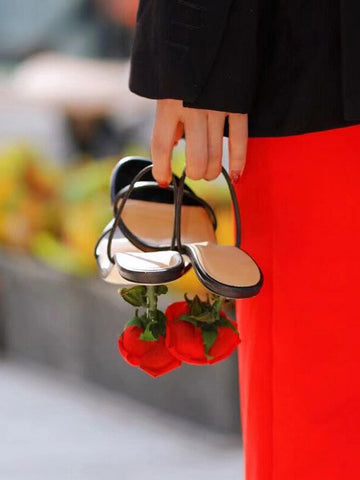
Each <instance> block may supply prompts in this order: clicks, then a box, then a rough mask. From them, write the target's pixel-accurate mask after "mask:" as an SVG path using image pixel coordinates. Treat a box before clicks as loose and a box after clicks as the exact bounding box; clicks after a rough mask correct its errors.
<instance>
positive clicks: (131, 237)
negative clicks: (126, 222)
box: [103, 165, 178, 264]
mask: <svg viewBox="0 0 360 480" xmlns="http://www.w3.org/2000/svg"><path fill="white" fill-rule="evenodd" d="M152 167H153V166H152V165H148V166H147V167H144V168H143V169H142V170H141V171H140V172H139V173H138V174H137V175H135V177H134V178H133V179H132V181H131V183H130V185H129V188H128V189H127V191H126V192H125V193H124V195H123V196H122V197H121V201H120V204H119V206H118V208H117V212H116V216H115V220H114V223H113V225H112V227H111V230H110V235H109V240H108V244H107V256H108V258H109V261H110V262H111V263H112V264H115V260H114V258H113V256H112V254H111V246H112V241H113V239H114V236H115V232H116V229H117V228H118V226H119V223H120V220H121V215H122V212H123V210H124V207H125V205H126V202H127V200H128V199H129V197H130V195H131V193H132V192H133V190H134V187H135V184H136V183H137V182H138V181H139V180H140V179H141V178H142V177H143V176H144V175H146V173H148V172H149V171H150V170H152ZM172 183H173V188H174V199H175V198H177V196H178V193H177V183H176V179H175V177H174V175H173V178H172ZM174 208H175V218H176V213H177V212H176V210H177V207H176V204H175V205H174ZM122 232H123V234H124V235H125V237H126V238H127V239H128V240H129V241H130V242H131V243H133V244H134V245H135V246H136V247H138V248H139V249H141V250H145V251H146V250H148V251H159V250H169V247H165V246H164V247H161V246H159V247H155V246H154V247H152V246H149V245H147V244H145V243H144V242H142V241H141V240H140V239H139V238H138V237H137V236H136V235H134V234H133V233H132V232H130V230H128V229H125V228H124V229H122ZM174 233H175V226H174ZM174 233H173V239H172V242H171V245H172V246H173V245H174V246H175V240H174ZM103 235H105V233H104V234H103ZM171 249H173V250H174V249H175V248H172V247H171Z"/></svg>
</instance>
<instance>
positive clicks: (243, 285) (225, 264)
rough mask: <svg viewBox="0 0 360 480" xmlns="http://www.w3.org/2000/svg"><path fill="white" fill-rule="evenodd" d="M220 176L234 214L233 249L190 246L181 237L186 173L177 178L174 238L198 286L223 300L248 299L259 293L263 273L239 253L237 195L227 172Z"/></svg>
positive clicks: (208, 243)
mask: <svg viewBox="0 0 360 480" xmlns="http://www.w3.org/2000/svg"><path fill="white" fill-rule="evenodd" d="M222 173H223V175H224V177H225V179H226V182H227V184H228V187H229V190H230V194H231V199H232V203H233V208H234V214H235V224H236V239H235V245H234V246H230V245H218V244H217V243H216V241H206V242H189V241H188V240H187V239H186V237H184V236H183V235H182V218H181V217H182V207H181V203H182V195H183V192H184V183H185V177H186V175H185V172H184V173H183V175H182V177H181V178H180V181H179V184H178V189H177V194H178V195H179V197H178V199H177V201H176V203H177V205H178V206H179V208H177V214H178V216H177V217H176V219H175V230H176V232H175V236H176V244H177V248H178V250H179V252H181V253H182V254H184V255H187V256H188V257H189V259H190V261H191V264H192V266H193V268H194V270H195V273H196V275H197V277H198V278H199V280H200V282H201V283H202V284H203V285H204V286H205V287H206V288H208V289H209V290H210V291H212V292H213V293H215V294H217V295H220V296H223V297H226V298H247V297H252V296H255V295H257V294H258V293H259V291H260V289H261V287H262V284H263V273H262V271H261V269H260V267H259V266H258V265H257V263H256V262H255V260H254V259H253V258H252V257H251V256H250V255H249V254H248V253H246V252H245V251H244V250H241V248H240V244H241V222H240V212H239V206H238V203H237V199H236V194H235V191H234V188H233V186H232V183H231V180H230V177H229V175H228V173H227V171H226V170H225V169H224V168H222Z"/></svg>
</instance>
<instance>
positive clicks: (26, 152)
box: [0, 0, 243, 480]
mask: <svg viewBox="0 0 360 480" xmlns="http://www.w3.org/2000/svg"><path fill="white" fill-rule="evenodd" d="M137 4H138V0H47V1H46V2H44V1H43V0H1V2H0V371H1V374H0V426H1V431H2V448H1V452H0V479H1V480H15V479H16V480H18V479H19V480H20V479H21V480H23V479H24V478H25V475H26V478H27V479H34V480H35V479H36V480H42V479H48V478H51V479H52V480H57V479H59V480H60V479H62V480H67V479H71V480H73V479H74V480H75V479H76V480H77V479H79V480H85V479H86V480H92V479H95V478H96V479H97V478H99V476H100V475H101V477H102V478H103V479H104V480H110V479H113V478H114V479H115V478H116V479H118V478H121V479H123V480H135V479H139V478H143V479H151V480H152V479H156V480H162V479H165V478H166V479H171V480H176V479H177V478H183V476H184V474H185V475H186V474H188V475H196V478H197V479H199V480H202V479H204V480H205V479H206V480H212V479H215V478H216V479H218V478H219V475H222V476H223V478H226V479H228V480H233V479H234V480H235V479H237V480H239V479H241V478H243V477H242V448H241V428H240V418H239V392H238V371H237V355H236V354H233V355H232V356H231V357H230V358H229V359H227V360H225V361H223V362H220V363H219V364H216V365H213V366H210V367H195V366H190V365H182V367H181V368H179V369H176V370H174V371H172V372H170V373H169V374H167V375H165V376H163V377H159V378H156V379H154V378H152V377H149V376H147V375H146V374H145V373H144V372H142V371H141V370H138V369H135V368H133V367H130V366H129V365H128V364H127V363H125V361H124V360H123V359H122V357H120V355H119V353H118V350H117V338H118V336H119V335H120V333H121V332H122V329H123V327H124V325H125V323H126V322H127V321H128V320H129V318H130V316H132V310H131V308H128V306H126V304H125V303H124V302H123V301H121V299H120V297H119V295H118V292H117V288H116V286H113V285H109V284H105V283H104V282H102V281H101V280H100V279H99V278H98V277H97V271H96V268H97V267H96V263H95V261H94V258H93V247H94V244H95V242H96V239H97V237H98V236H99V234H100V233H101V231H102V229H103V228H104V226H105V225H106V224H107V223H108V222H109V220H110V219H111V217H112V210H111V206H110V200H109V177H110V173H111V171H112V168H113V167H114V165H115V164H116V162H117V161H118V160H119V159H120V158H121V157H123V156H126V155H132V154H134V155H144V156H149V142H150V136H151V129H152V122H153V116H154V108H155V102H154V101H153V100H148V99H145V98H141V97H138V96H136V95H133V94H132V93H130V91H129V89H128V75H129V61H128V58H129V54H130V51H131V42H132V38H133V30H134V25H135V22H136V12H137V7H138V5H137ZM224 141H225V140H224ZM224 151H225V152H226V149H225V150H224ZM184 161H185V157H184V144H183V141H180V142H179V145H178V146H177V147H176V148H175V150H174V159H173V167H174V170H175V171H180V169H181V167H182V165H183V164H184ZM191 186H192V188H193V189H194V190H195V191H196V192H197V193H199V194H200V195H202V196H203V197H204V198H205V199H206V200H208V201H209V202H210V203H211V204H212V205H213V206H214V208H215V211H216V214H217V217H218V220H219V224H220V227H219V229H218V232H217V233H218V241H219V242H220V243H226V242H231V240H232V221H231V215H230V208H229V196H228V192H227V188H226V186H225V185H224V183H223V182H222V180H221V179H219V180H216V181H215V182H196V183H195V184H194V183H193V184H191ZM185 291H187V292H189V293H190V294H195V293H198V294H203V293H204V290H203V288H202V287H201V285H200V284H199V282H198V281H197V279H196V277H195V276H194V274H193V273H191V272H190V273H188V274H186V276H184V277H183V278H182V279H181V280H179V281H178V282H176V283H174V284H172V285H171V290H170V295H169V296H167V298H166V299H165V302H166V303H165V304H164V306H165V305H166V304H168V303H170V302H171V301H172V300H178V299H181V298H182V295H183V293H184V292H185ZM230 313H232V315H233V312H230ZM194 478H195V477H194Z"/></svg>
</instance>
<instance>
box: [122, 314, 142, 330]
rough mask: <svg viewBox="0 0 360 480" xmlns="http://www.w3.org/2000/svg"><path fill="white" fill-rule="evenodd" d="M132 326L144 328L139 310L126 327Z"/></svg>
mask: <svg viewBox="0 0 360 480" xmlns="http://www.w3.org/2000/svg"><path fill="white" fill-rule="evenodd" d="M131 326H134V327H140V328H144V325H143V322H142V321H141V319H140V318H139V317H138V315H137V312H136V315H135V316H134V317H133V318H132V319H131V320H129V321H128V322H127V323H126V325H125V328H127V327H131Z"/></svg>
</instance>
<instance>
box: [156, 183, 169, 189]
mask: <svg viewBox="0 0 360 480" xmlns="http://www.w3.org/2000/svg"><path fill="white" fill-rule="evenodd" d="M158 183H159V187H161V188H168V186H169V183H167V182H158Z"/></svg>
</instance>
